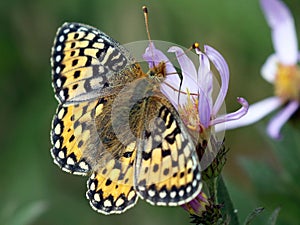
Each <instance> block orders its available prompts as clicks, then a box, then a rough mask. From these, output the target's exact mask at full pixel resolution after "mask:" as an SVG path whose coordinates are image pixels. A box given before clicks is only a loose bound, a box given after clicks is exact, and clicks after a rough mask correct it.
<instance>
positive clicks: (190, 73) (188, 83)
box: [168, 46, 198, 93]
mask: <svg viewBox="0 0 300 225" xmlns="http://www.w3.org/2000/svg"><path fill="white" fill-rule="evenodd" d="M168 52H174V53H175V55H176V58H177V61H178V63H179V65H180V68H181V71H182V79H183V81H182V89H183V91H186V89H187V88H188V89H189V91H190V92H192V93H197V91H198V87H197V72H196V68H195V65H194V63H193V62H192V60H191V59H190V58H189V57H188V56H187V55H186V54H185V53H184V51H183V50H182V49H181V48H179V47H177V46H173V47H171V48H169V50H168Z"/></svg>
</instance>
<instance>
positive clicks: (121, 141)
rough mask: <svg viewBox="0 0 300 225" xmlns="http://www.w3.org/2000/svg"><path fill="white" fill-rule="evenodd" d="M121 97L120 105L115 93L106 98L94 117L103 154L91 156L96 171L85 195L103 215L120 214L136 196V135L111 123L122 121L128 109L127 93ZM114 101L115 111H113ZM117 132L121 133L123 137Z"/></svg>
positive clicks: (130, 205) (134, 200)
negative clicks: (120, 129)
mask: <svg viewBox="0 0 300 225" xmlns="http://www.w3.org/2000/svg"><path fill="white" fill-rule="evenodd" d="M120 96H121V98H120V100H121V102H120V104H118V103H116V101H115V99H116V96H110V97H107V98H110V99H107V101H106V104H105V107H103V108H102V110H101V113H99V114H97V116H96V117H95V124H96V127H97V133H98V135H99V138H100V140H101V143H102V146H103V149H105V155H103V156H101V157H99V156H97V155H96V154H92V155H91V156H90V158H91V160H93V162H94V165H93V170H94V171H95V172H94V173H93V175H92V176H91V177H90V179H89V180H88V182H87V187H88V191H87V193H86V196H87V198H88V199H89V201H90V205H91V206H92V208H93V209H94V210H96V211H98V212H101V213H103V214H117V213H122V212H124V211H125V210H127V209H128V208H130V207H132V206H133V205H134V204H135V203H136V201H137V199H138V196H137V194H136V191H135V189H134V185H133V184H134V182H133V177H134V174H133V170H134V165H135V159H136V148H137V146H136V138H135V136H133V135H130V133H129V132H124V133H122V131H120V132H119V130H118V127H116V125H114V124H113V123H114V121H115V122H116V123H122V122H121V121H122V119H123V118H124V117H123V113H124V112H128V104H127V103H128V100H129V99H130V98H129V95H127V96H124V95H120ZM118 99H119V98H118ZM115 104H116V105H117V110H113V106H114V105H115ZM124 108H125V110H124ZM121 133H122V134H121ZM118 134H119V135H123V136H122V137H123V138H120V136H118ZM97 159H98V160H97ZM99 159H100V160H99Z"/></svg>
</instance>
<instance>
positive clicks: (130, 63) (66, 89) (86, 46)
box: [51, 23, 138, 103]
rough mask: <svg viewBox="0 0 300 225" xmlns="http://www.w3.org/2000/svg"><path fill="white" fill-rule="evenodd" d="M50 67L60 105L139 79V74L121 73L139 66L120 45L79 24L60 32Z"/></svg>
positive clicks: (103, 92) (54, 46) (91, 28)
mask: <svg viewBox="0 0 300 225" xmlns="http://www.w3.org/2000/svg"><path fill="white" fill-rule="evenodd" d="M51 65H52V81H53V82H52V85H53V87H54V91H55V96H56V98H57V99H58V101H59V102H61V103H66V102H69V103H70V102H79V101H86V100H90V99H93V98H97V97H99V96H101V95H105V94H107V93H109V92H111V90H112V89H113V88H114V87H116V86H118V85H124V83H126V82H130V81H132V80H133V79H134V78H135V77H136V73H130V75H131V76H128V74H127V73H126V72H125V73H124V74H122V70H124V69H128V68H130V67H133V68H135V67H136V66H138V65H135V64H134V59H133V57H132V56H131V55H130V54H129V52H128V51H127V50H126V49H125V48H124V47H122V46H121V45H120V44H119V43H118V42H116V41H115V40H113V39H112V38H110V37H109V36H108V35H106V34H105V33H103V32H101V31H99V30H98V29H96V28H93V27H91V26H88V25H84V24H79V23H65V24H63V26H62V27H61V28H59V29H58V31H57V34H56V37H55V40H54V45H53V48H52V55H51ZM116 73H118V74H119V76H116Z"/></svg>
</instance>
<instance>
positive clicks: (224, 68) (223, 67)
mask: <svg viewBox="0 0 300 225" xmlns="http://www.w3.org/2000/svg"><path fill="white" fill-rule="evenodd" d="M204 51H205V53H206V55H207V56H208V58H209V59H210V60H211V61H212V62H213V64H214V65H215V67H216V69H217V70H218V72H219V74H220V77H221V89H220V92H219V95H218V97H217V99H216V102H215V104H214V106H213V111H212V115H213V116H216V115H217V113H218V111H219V110H220V108H221V106H222V104H223V103H224V99H225V97H226V94H227V90H228V85H229V68H228V65H227V63H226V61H225V59H224V58H223V56H222V55H221V54H220V53H219V52H218V51H217V50H215V49H214V48H212V47H210V46H208V45H205V46H204Z"/></svg>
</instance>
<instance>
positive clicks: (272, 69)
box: [260, 54, 278, 83]
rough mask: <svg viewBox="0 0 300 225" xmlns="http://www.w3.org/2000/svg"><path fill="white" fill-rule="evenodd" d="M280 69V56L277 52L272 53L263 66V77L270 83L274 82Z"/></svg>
mask: <svg viewBox="0 0 300 225" xmlns="http://www.w3.org/2000/svg"><path fill="white" fill-rule="evenodd" d="M277 70H278V58H277V55H276V54H272V55H270V56H269V57H268V58H267V60H266V62H265V63H264V65H263V66H262V68H261V71H260V72H261V75H262V77H263V78H264V79H265V80H266V81H268V82H269V83H274V81H275V77H276V74H277Z"/></svg>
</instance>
